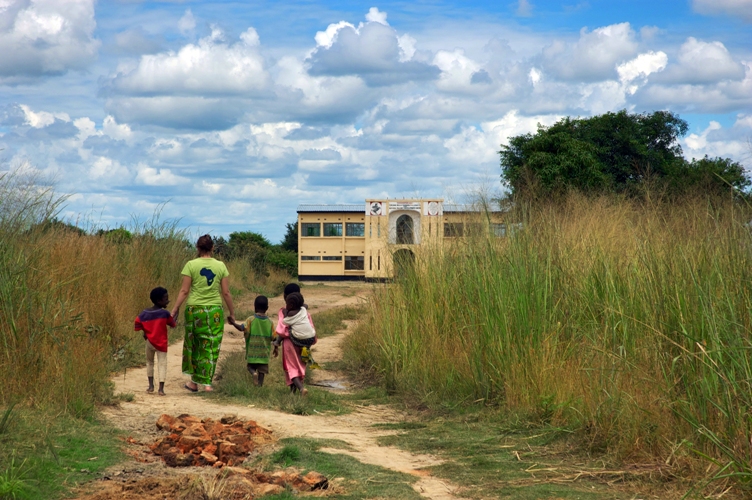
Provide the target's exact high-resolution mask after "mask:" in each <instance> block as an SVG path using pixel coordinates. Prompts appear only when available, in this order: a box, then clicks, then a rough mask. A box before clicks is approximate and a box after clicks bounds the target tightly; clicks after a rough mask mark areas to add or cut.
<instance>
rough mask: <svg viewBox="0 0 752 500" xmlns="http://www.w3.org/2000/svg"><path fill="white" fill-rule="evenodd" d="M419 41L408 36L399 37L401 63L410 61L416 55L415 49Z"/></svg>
mask: <svg viewBox="0 0 752 500" xmlns="http://www.w3.org/2000/svg"><path fill="white" fill-rule="evenodd" d="M417 43H418V41H417V40H416V39H415V38H413V37H411V36H410V35H408V34H404V35H400V36H398V37H397V45H399V48H400V56H399V61H400V62H405V61H409V60H410V59H412V58H413V56H414V55H415V47H416V44H417Z"/></svg>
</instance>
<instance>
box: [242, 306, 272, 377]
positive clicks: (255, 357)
mask: <svg viewBox="0 0 752 500" xmlns="http://www.w3.org/2000/svg"><path fill="white" fill-rule="evenodd" d="M244 336H245V362H246V363H253V364H257V365H268V364H269V355H270V354H271V351H272V339H273V338H274V324H273V323H272V320H270V319H269V318H268V317H267V316H263V315H258V314H254V315H253V316H251V317H250V318H248V319H247V320H245V333H244Z"/></svg>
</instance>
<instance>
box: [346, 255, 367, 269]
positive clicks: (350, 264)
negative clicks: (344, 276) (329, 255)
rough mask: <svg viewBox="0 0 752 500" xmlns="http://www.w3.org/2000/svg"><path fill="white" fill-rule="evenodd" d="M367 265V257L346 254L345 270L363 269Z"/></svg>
mask: <svg viewBox="0 0 752 500" xmlns="http://www.w3.org/2000/svg"><path fill="white" fill-rule="evenodd" d="M365 267H366V259H365V258H364V257H363V256H362V255H361V256H357V257H356V256H349V255H348V256H346V257H345V271H363V270H364V269H365Z"/></svg>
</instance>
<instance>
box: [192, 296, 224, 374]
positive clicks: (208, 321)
mask: <svg viewBox="0 0 752 500" xmlns="http://www.w3.org/2000/svg"><path fill="white" fill-rule="evenodd" d="M224 327H225V315H224V311H223V309H222V306H187V307H186V308H185V340H184V341H183V373H185V374H186V375H190V376H191V380H192V381H193V382H195V383H197V384H202V385H210V384H211V382H212V379H213V378H214V372H215V371H216V370H217V360H218V359H219V347H220V345H222V335H223V334H224Z"/></svg>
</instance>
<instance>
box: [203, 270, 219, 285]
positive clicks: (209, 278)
mask: <svg viewBox="0 0 752 500" xmlns="http://www.w3.org/2000/svg"><path fill="white" fill-rule="evenodd" d="M199 274H200V275H201V276H204V277H206V286H212V283H214V278H215V277H216V276H217V275H216V274H214V273H213V272H212V270H211V269H209V268H208V267H205V268H203V269H201V272H200V273H199Z"/></svg>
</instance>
